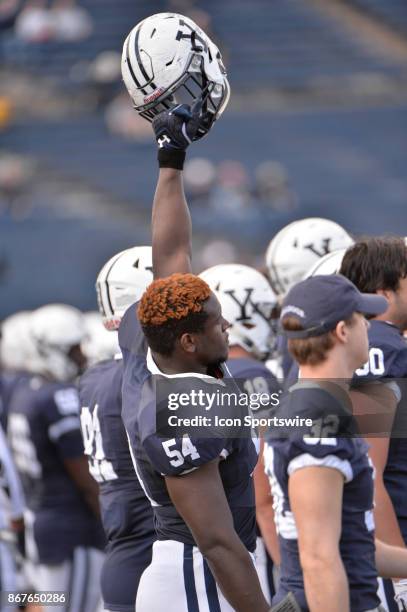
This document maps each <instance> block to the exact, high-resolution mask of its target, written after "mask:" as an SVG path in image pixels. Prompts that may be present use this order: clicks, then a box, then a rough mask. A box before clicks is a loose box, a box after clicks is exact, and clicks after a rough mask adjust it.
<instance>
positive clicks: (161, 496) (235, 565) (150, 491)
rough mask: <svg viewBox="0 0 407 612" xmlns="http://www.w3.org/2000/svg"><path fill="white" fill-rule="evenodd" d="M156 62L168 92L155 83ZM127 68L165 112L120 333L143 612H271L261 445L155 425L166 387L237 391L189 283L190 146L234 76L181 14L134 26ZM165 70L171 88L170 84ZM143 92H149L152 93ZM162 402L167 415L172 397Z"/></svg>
mask: <svg viewBox="0 0 407 612" xmlns="http://www.w3.org/2000/svg"><path fill="white" fill-rule="evenodd" d="M141 40H142V41H143V44H142V45H141V42H140V41H141ZM160 41H161V45H162V47H161V54H158V53H157V52H158V50H159V49H160ZM147 45H149V47H147ZM141 49H143V53H141ZM149 49H150V50H151V52H149ZM158 60H159V62H158V63H160V62H161V63H162V65H163V67H162V69H161V70H162V72H159V71H158V68H157V76H158V77H159V78H160V79H161V81H162V82H163V84H164V85H165V88H164V87H163V89H162V90H160V89H157V85H159V84H160V81H156V79H155V68H156V67H157V61H158ZM124 62H125V64H126V66H125V68H124V78H125V81H126V80H127V81H129V82H130V85H128V88H129V90H130V92H131V94H132V97H133V99H134V102H135V104H136V106H137V105H139V108H140V99H141V101H143V96H144V102H145V103H147V104H149V110H147V111H146V112H150V111H154V112H155V114H156V117H155V118H154V121H153V128H154V132H155V136H156V140H157V144H158V161H159V165H160V172H159V178H158V184H157V189H156V193H155V198H154V203H153V214H152V247H153V270H154V278H155V280H154V282H153V283H152V284H151V285H150V286H149V287H148V288H147V290H146V291H145V293H144V294H143V296H142V298H141V300H140V302H139V304H138V306H137V305H133V306H131V307H130V308H129V309H128V310H127V312H126V313H125V315H124V317H123V319H122V322H121V325H120V329H119V343H120V347H121V349H122V353H123V364H124V367H123V388H122V401H123V411H122V416H123V420H124V423H125V426H126V430H127V434H128V437H129V444H130V448H131V451H132V453H133V457H134V463H135V468H136V471H137V474H138V476H139V478H140V480H141V482H142V483H143V486H144V488H145V491H146V494H147V495H148V497H149V498H150V501H151V504H152V507H153V511H154V520H155V526H156V530H157V536H158V541H157V542H155V543H154V545H153V557H152V562H151V565H150V566H149V567H148V568H147V569H146V570H145V572H144V573H143V575H142V577H141V580H140V584H139V589H138V592H137V601H136V609H137V612H151V611H152V610H162V609H165V610H167V612H181V611H185V612H187V610H198V609H202V610H203V609H212V610H218V611H222V612H223V611H228V612H231V611H232V610H237V611H238V612H249V611H250V612H253V611H254V610H256V611H258V612H266V611H267V610H268V609H269V606H268V604H267V602H266V600H265V599H264V596H263V594H262V591H261V587H260V584H259V580H258V578H257V574H256V570H255V567H254V564H253V560H252V557H251V553H253V551H254V549H255V543H256V533H255V508H254V490H253V482H252V478H251V474H252V472H253V469H254V467H255V465H256V462H257V453H256V449H255V446H254V443H253V441H252V439H251V438H250V437H245V438H244V437H242V438H229V439H227V438H226V437H225V434H224V433H223V432H222V433H221V432H219V430H216V428H215V429H214V428H211V427H209V429H208V432H207V435H206V436H205V435H204V433H203V432H202V435H201V436H199V437H194V436H193V435H192V434H191V435H192V437H191V435H188V434H187V433H185V430H184V429H183V426H181V429H180V430H179V431H176V432H175V433H174V434H173V435H169V432H168V428H167V429H166V431H165V433H164V435H161V431H159V429H158V427H157V425H158V424H160V420H159V417H160V415H161V413H160V411H159V409H160V408H161V404H160V402H159V399H160V396H159V392H160V385H161V388H164V389H166V390H167V391H168V390H176V389H179V390H180V391H181V393H182V389H183V390H184V391H185V392H186V393H190V392H192V391H198V392H199V391H203V389H206V390H207V391H208V392H209V390H210V391H211V392H212V393H215V395H216V392H219V391H222V390H223V389H227V388H228V387H227V381H226V378H227V376H226V372H225V371H224V369H223V365H222V364H223V362H224V361H225V360H226V359H227V355H228V345H227V328H228V326H229V324H228V323H227V321H226V320H225V319H224V318H223V316H222V312H221V308H220V305H219V302H218V300H217V299H216V297H215V296H214V294H212V293H211V291H210V288H209V286H208V285H207V284H206V283H205V282H204V281H203V280H202V279H200V278H199V277H196V276H194V275H192V274H191V223H190V217H189V211H188V207H187V204H186V201H185V196H184V192H183V182H182V172H181V171H182V168H183V163H184V160H185V151H186V149H187V147H188V145H189V144H190V143H191V141H193V140H196V139H197V138H199V137H200V136H202V135H203V134H205V133H206V132H207V131H208V130H209V128H210V126H211V125H212V123H213V121H214V119H216V117H217V116H218V115H219V114H220V112H221V111H222V110H223V108H224V106H225V104H226V102H227V97H228V85H227V80H226V76H225V74H224V69H223V65H222V63H221V60H220V53H219V51H218V49H217V48H216V47H215V46H214V45H213V43H212V42H211V41H210V40H209V39H208V38H207V37H206V35H205V34H204V33H203V32H202V30H200V28H198V27H197V26H196V24H194V23H193V22H191V20H189V19H187V18H184V17H182V16H180V15H173V14H167V15H159V16H155V17H154V18H150V20H149V19H147V20H145V21H143V22H142V23H141V24H139V25H138V26H136V28H135V29H134V30H133V31H132V33H131V34H130V35H129V37H128V39H127V42H126V43H125V50H124ZM149 64H150V68H149ZM165 65H166V66H168V68H169V69H168V80H165V79H164V78H163V74H164V75H165V68H164V66H165ZM149 70H150V73H151V72H153V77H152V79H150V80H148V79H149V78H150V73H149ZM131 71H133V74H132V75H131V78H130V73H131ZM175 75H177V76H178V77H179V78H178V80H175V78H174V77H175ZM170 78H171V79H172V81H170ZM171 82H172V83H173V85H174V89H173V90H172V91H171V88H170V87H169V85H170V83H171ZM137 83H138V85H137ZM140 83H144V84H145V85H146V87H145V91H144V92H143V94H142V93H141V92H140V86H141V85H140ZM147 83H148V86H147ZM184 84H186V87H187V89H188V90H189V93H191V91H195V92H196V91H197V88H198V94H195V96H192V103H193V106H192V108H190V106H189V105H188V104H178V105H175V106H174V102H175V104H177V103H179V102H182V101H184V100H182V99H179V98H178V94H180V95H182V93H184V92H182V88H184V89H185V87H184ZM179 86H181V90H180V91H179ZM191 87H194V89H192V90H191V89H190V88H191ZM174 90H175V91H174ZM150 92H151V95H150ZM168 95H170V97H168ZM154 96H157V100H159V101H160V105H161V104H162V100H164V102H165V105H166V107H167V108H169V110H167V111H164V112H162V113H160V114H158V115H157V113H158V112H159V110H161V108H162V106H159V107H158V108H157V106H156V105H155V104H154V102H153V99H154ZM194 97H196V98H197V100H196V101H194ZM229 381H231V379H230V378H229ZM231 382H232V384H233V381H231ZM233 388H236V387H235V386H234V387H233ZM162 397H163V398H164V401H163V402H162V406H163V410H164V414H166V412H165V409H167V407H168V405H169V404H168V402H169V398H170V396H169V395H167V396H166V395H165V394H164V395H163V396H162ZM166 397H167V399H165V398H166ZM190 408H191V409H192V406H191V405H190V404H189V405H188V407H187V409H186V413H187V414H188V413H190V414H191V412H192V410H191V411H190V410H189V409H190ZM184 412H185V411H184ZM156 419H158V421H157V422H156ZM171 433H172V432H171Z"/></svg>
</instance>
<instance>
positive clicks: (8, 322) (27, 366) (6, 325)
mask: <svg viewBox="0 0 407 612" xmlns="http://www.w3.org/2000/svg"><path fill="white" fill-rule="evenodd" d="M30 316H31V312H29V311H26V310H22V311H20V312H16V313H15V314H13V315H10V316H9V317H7V318H6V319H4V321H3V323H2V325H1V341H0V361H1V365H2V367H3V368H5V369H6V370H11V371H15V372H31V371H33V368H34V362H35V354H36V351H35V346H34V343H33V341H32V338H31V334H30V326H29V319H30ZM34 369H35V368H34Z"/></svg>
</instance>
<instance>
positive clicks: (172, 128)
mask: <svg viewBox="0 0 407 612" xmlns="http://www.w3.org/2000/svg"><path fill="white" fill-rule="evenodd" d="M201 111H202V98H199V99H198V100H196V102H195V103H194V105H193V106H192V108H191V107H190V106H189V105H188V104H179V105H178V106H175V107H174V108H172V109H170V110H166V111H163V112H162V113H160V114H159V115H157V117H155V118H154V120H153V130H154V134H155V137H156V140H157V144H158V162H159V166H160V168H175V169H176V170H182V168H183V165H184V161H185V151H186V149H187V147H188V146H189V145H190V144H191V142H192V141H193V140H194V139H197V135H198V129H199V125H200V120H201Z"/></svg>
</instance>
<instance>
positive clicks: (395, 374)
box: [354, 320, 407, 544]
mask: <svg viewBox="0 0 407 612" xmlns="http://www.w3.org/2000/svg"><path fill="white" fill-rule="evenodd" d="M403 378H404V379H405V378H407V343H406V340H405V338H404V337H403V335H402V334H401V332H400V330H399V329H398V328H397V327H396V326H395V325H392V324H391V323H387V322H386V321H378V320H372V321H371V322H370V329H369V361H368V362H367V363H366V364H365V365H364V366H363V367H362V368H360V369H359V370H356V375H355V379H354V383H355V384H360V383H363V382H365V381H371V380H380V379H398V387H399V390H400V394H401V399H400V401H399V403H398V407H397V410H396V414H395V419H394V424H393V431H392V436H391V439H390V441H389V453H388V458H387V464H386V468H385V471H384V483H385V485H386V488H387V491H388V493H389V495H390V498H391V500H392V502H393V506H394V509H395V512H396V516H397V518H398V519H399V523H400V528H401V531H402V534H403V538H404V541H405V542H406V544H407V428H406V417H407V412H406V410H407V394H406V388H405V387H406V385H405V384H403V381H402V379H403ZM403 432H404V433H403Z"/></svg>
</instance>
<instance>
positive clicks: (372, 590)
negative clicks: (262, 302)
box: [265, 381, 379, 612]
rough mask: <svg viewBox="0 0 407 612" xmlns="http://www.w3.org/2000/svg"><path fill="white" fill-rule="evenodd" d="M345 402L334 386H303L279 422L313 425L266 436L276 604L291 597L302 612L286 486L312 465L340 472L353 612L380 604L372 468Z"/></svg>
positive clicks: (281, 410)
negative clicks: (277, 556) (276, 547)
mask: <svg viewBox="0 0 407 612" xmlns="http://www.w3.org/2000/svg"><path fill="white" fill-rule="evenodd" d="M334 389H335V390H334ZM342 394H343V395H344V397H342ZM346 398H347V396H346V395H345V393H344V392H342V391H341V390H340V388H339V387H337V386H335V387H334V386H331V390H330V391H329V392H328V391H327V389H323V388H322V387H320V386H318V385H317V384H316V383H313V382H311V381H300V382H299V383H297V384H296V385H294V386H293V387H292V388H291V389H290V390H289V392H288V393H287V394H286V395H285V396H284V398H283V399H282V401H281V404H280V406H279V407H278V408H277V409H276V412H275V416H277V417H285V418H295V417H297V416H298V417H300V418H304V419H305V418H311V419H312V423H313V424H312V425H311V426H309V427H308V426H307V425H306V424H302V425H301V427H288V426H287V427H285V428H284V427H283V428H280V427H278V428H274V429H270V430H269V431H268V433H267V434H266V446H265V465H266V472H267V473H268V475H269V477H270V483H271V489H272V494H273V500H274V507H275V523H276V528H277V531H278V534H279V541H280V550H281V559H282V562H281V578H280V584H279V589H278V592H277V595H276V596H275V598H274V600H273V603H274V604H275V603H277V602H278V601H280V600H281V599H283V598H284V596H285V595H286V594H287V593H288V592H289V591H292V592H293V593H294V595H295V597H296V599H297V601H298V603H299V605H300V607H301V610H303V611H304V612H306V611H307V610H308V606H307V602H306V597H305V592H304V583H303V576H302V570H301V565H300V561H299V554H298V543H297V529H296V525H295V519H294V515H293V513H292V511H291V508H290V500H289V496H288V481H289V476H290V475H291V474H293V472H295V471H296V470H298V469H301V468H304V467H308V466H314V465H315V466H328V467H331V468H334V469H337V470H339V471H340V472H341V473H342V474H343V477H344V488H343V501H342V532H341V538H340V542H339V547H340V554H341V558H342V561H343V565H344V567H345V571H346V574H347V577H348V582H349V590H350V600H351V612H365V611H366V610H370V609H373V608H375V607H376V606H378V604H379V599H378V597H377V595H376V590H377V572H376V567H375V545H374V522H373V512H372V509H373V468H372V466H371V463H370V461H369V458H368V455H367V450H368V446H367V444H366V442H365V441H364V440H363V439H362V438H360V437H358V436H354V435H351V434H352V433H354V432H355V424H354V423H353V419H352V417H351V413H350V411H349V404H348V403H347V399H346Z"/></svg>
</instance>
